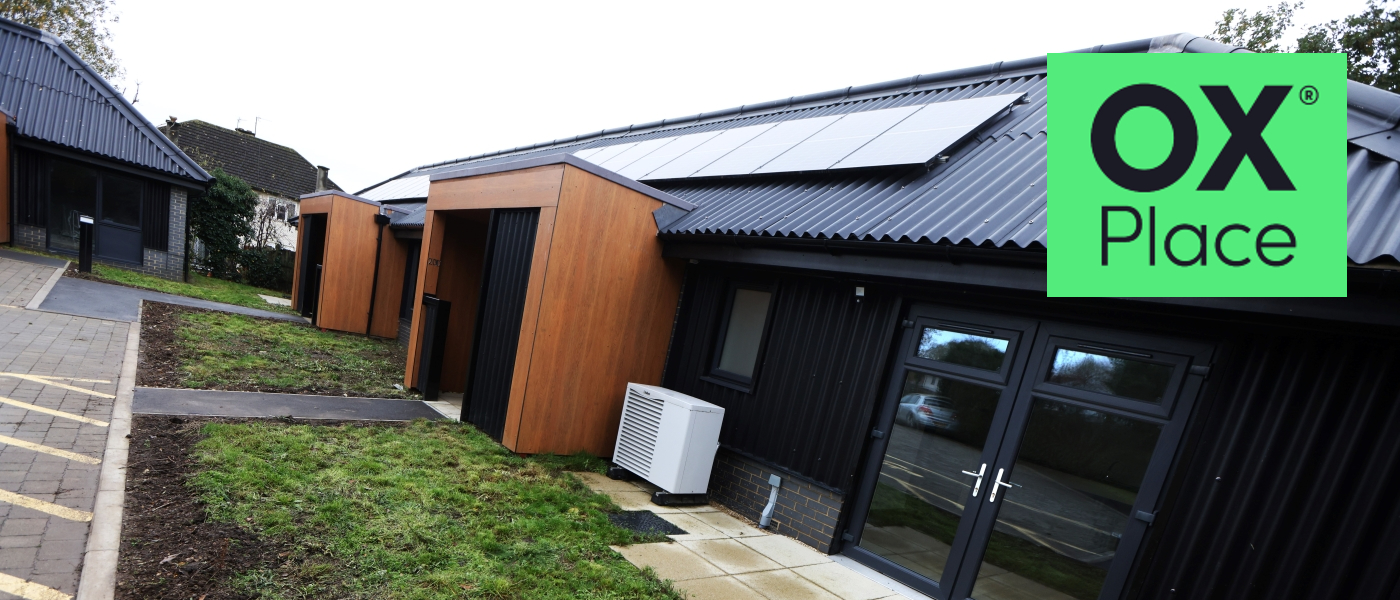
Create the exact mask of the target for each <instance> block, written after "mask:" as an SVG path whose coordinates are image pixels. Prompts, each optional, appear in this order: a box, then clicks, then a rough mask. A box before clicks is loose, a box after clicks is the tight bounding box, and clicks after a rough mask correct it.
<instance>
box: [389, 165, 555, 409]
mask: <svg viewBox="0 0 1400 600" xmlns="http://www.w3.org/2000/svg"><path fill="white" fill-rule="evenodd" d="M563 176H564V165H546V166H543V167H535V168H531V169H521V170H519V171H509V172H505V173H495V174H491V175H483V176H480V177H471V178H464V179H448V180H443V181H435V182H433V183H432V184H431V187H430V189H429V191H428V211H427V215H426V216H425V218H424V221H423V223H424V224H423V251H422V252H421V253H420V254H419V259H418V260H419V262H418V285H417V288H418V299H417V300H416V301H417V302H420V303H421V302H422V297H423V294H433V295H436V296H437V297H439V298H443V299H447V300H449V301H452V316H451V318H450V321H451V323H450V324H449V325H448V329H449V334H448V347H447V350H446V352H445V353H444V357H443V380H442V382H441V389H442V390H444V391H461V390H462V387H463V384H464V383H465V381H466V367H467V364H468V362H467V359H468V358H469V357H470V354H471V348H470V346H471V333H472V331H473V329H472V328H473V327H474V325H475V321H474V319H475V318H476V296H477V294H478V293H480V287H481V261H482V260H483V259H484V252H485V249H486V245H485V244H486V240H485V238H486V222H487V219H488V218H489V216H490V211H489V210H486V209H491V208H524V207H531V206H538V207H541V209H540V228H539V231H538V232H537V234H536V238H535V244H536V248H539V247H540V245H541V244H543V245H544V247H545V248H548V239H549V234H548V232H547V231H546V225H545V224H546V222H552V219H553V215H554V208H553V207H554V206H555V205H556V204H557V203H558V202H559V188H560V186H561V185H562V182H563ZM449 215H454V216H451V217H449ZM458 219H465V220H458ZM464 224H465V228H463V226H464ZM467 239H469V240H474V241H473V242H472V244H471V245H466V246H454V245H455V244H462V243H464V241H465V240H467ZM449 246H452V247H455V248H456V249H455V250H452V249H450V248H449ZM454 252H455V253H456V254H454ZM472 257H475V258H472ZM473 261H474V262H473ZM452 264H456V265H459V266H466V267H467V268H466V269H461V268H458V267H452V266H451V265H452ZM473 264H474V265H475V268H474V270H473V269H472V267H470V266H469V265H473ZM542 264H543V262H542V261H541V260H540V255H539V254H538V252H537V253H536V255H535V262H534V266H533V268H534V269H541V268H542V267H540V265H542ZM532 276H533V275H532ZM531 285H532V286H533V285H535V283H534V281H533V279H532V284H531ZM439 286H442V287H443V289H442V290H439V289H438V288H439ZM454 286H455V287H454ZM532 289H534V288H533V287H532ZM444 294H449V295H451V296H452V298H456V300H452V298H449V297H448V296H446V295H444ZM459 303H466V304H459ZM416 308H421V307H416ZM464 309H465V311H464ZM529 314H530V309H529V306H528V304H527V307H526V320H527V321H528V320H530V316H529ZM464 315H469V316H464ZM422 316H423V311H422V310H417V309H415V310H414V311H413V324H412V325H411V331H412V334H411V335H410V337H409V341H408V362H407V364H406V365H405V369H404V387H416V386H417V385H418V360H419V356H418V350H419V346H420V345H421V342H420V341H419V336H420V334H421V333H422V331H423V323H422ZM462 318H467V319H468V323H467V324H462V323H459V319H462ZM461 328H465V334H466V337H465V338H461V337H460V334H459V333H458V332H459V331H460V330H461ZM459 339H462V340H465V341H462V342H460V343H459V342H457V341H456V340H459ZM454 344H456V345H459V346H461V348H455V347H454ZM522 351H523V347H522ZM458 361H461V363H460V369H459V368H458ZM518 362H519V361H518V359H517V364H518ZM449 369H451V370H449ZM458 377H460V382H461V383H456V382H458ZM449 382H454V383H456V386H455V387H448V385H449Z"/></svg>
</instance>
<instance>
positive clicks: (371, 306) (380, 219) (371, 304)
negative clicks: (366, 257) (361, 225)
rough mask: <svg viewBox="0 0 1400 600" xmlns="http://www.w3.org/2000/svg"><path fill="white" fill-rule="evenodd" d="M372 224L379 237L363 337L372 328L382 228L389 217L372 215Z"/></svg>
mask: <svg viewBox="0 0 1400 600" xmlns="http://www.w3.org/2000/svg"><path fill="white" fill-rule="evenodd" d="M374 222H375V224H377V225H379V237H378V238H376V239H375V240H374V279H372V280H370V281H371V283H370V284H369V319H367V320H366V322H365V335H369V330H370V329H371V328H373V327H374V299H375V298H374V297H375V295H377V294H378V293H379V256H380V254H382V253H383V251H384V226H385V225H388V224H389V215H385V214H377V215H374Z"/></svg>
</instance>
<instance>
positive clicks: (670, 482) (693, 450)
mask: <svg viewBox="0 0 1400 600" xmlns="http://www.w3.org/2000/svg"><path fill="white" fill-rule="evenodd" d="M723 421H724V409H723V408H721V407H719V406H715V405H713V404H710V403H709V402H705V401H704V400H700V399H698V398H692V397H690V396H687V395H685V394H682V393H680V392H676V391H672V390H668V389H666V388H661V387H656V386H652V385H642V384H639V383H629V384H627V397H626V399H625V400H624V401H623V405H622V422H621V424H620V425H619V427H618V432H617V446H616V447H615V448H614V450H613V462H614V463H616V464H617V465H618V466H619V467H622V468H624V469H626V470H627V471H629V472H631V473H632V474H633V475H636V476H637V477H641V478H642V479H645V480H647V481H649V482H651V483H652V484H653V485H655V486H656V487H659V488H661V489H662V490H663V491H661V492H656V493H655V494H652V498H651V499H652V502H655V503H656V504H661V505H669V504H693V503H704V502H707V501H708V499H707V498H706V497H705V490H706V488H707V487H708V485H709V483H710V468H711V467H713V466H714V462H715V451H716V450H717V449H718V448H719V428H720V424H721V423H722V422H723Z"/></svg>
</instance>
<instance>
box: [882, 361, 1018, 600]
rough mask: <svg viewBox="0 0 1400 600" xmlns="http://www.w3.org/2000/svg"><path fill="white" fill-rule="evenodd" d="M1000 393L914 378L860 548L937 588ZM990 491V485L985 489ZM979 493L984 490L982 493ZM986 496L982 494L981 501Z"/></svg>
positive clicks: (927, 376) (906, 387) (908, 376)
mask: <svg viewBox="0 0 1400 600" xmlns="http://www.w3.org/2000/svg"><path fill="white" fill-rule="evenodd" d="M1001 396H1002V388H1000V387H994V386H990V385H984V384H978V383H969V382H966V381H961V380H958V379H953V378H950V377H943V376H938V375H934V374H931V373H924V372H920V371H914V370H908V371H906V372H905V377H904V384H903V389H902V390H901V393H900V397H899V406H898V408H897V410H896V413H895V425H894V427H892V428H891V431H890V439H889V445H888V446H887V447H886V450H885V457H884V460H883V462H882V463H881V466H880V474H879V478H878V480H877V481H876V484H875V490H874V493H873V495H872V497H871V501H870V509H869V511H868V513H867V518H866V521H865V526H864V527H863V528H862V531H861V536H860V543H859V545H860V547H861V548H863V549H865V550H868V551H870V552H871V553H874V554H876V555H878V556H880V557H883V558H885V559H886V560H889V561H891V562H893V563H895V564H898V565H900V566H902V567H904V568H906V569H909V570H911V571H913V572H915V573H918V574H920V575H923V576H925V577H928V578H929V579H931V580H933V581H939V580H941V579H942V578H943V573H944V570H945V567H946V566H947V565H948V557H949V553H950V550H951V548H952V547H953V538H954V537H955V536H956V534H957V531H958V524H959V523H960V522H961V521H962V519H963V516H964V509H965V508H966V504H967V503H969V501H971V502H976V499H973V498H971V497H970V496H971V494H972V490H973V486H974V485H975V484H976V483H977V477H976V476H975V475H966V474H964V471H971V472H973V473H974V474H975V473H977V472H978V471H979V469H980V467H981V465H982V464H983V463H984V461H985V460H986V459H984V457H983V448H984V446H986V444H987V437H988V433H989V432H990V430H991V428H992V424H993V417H994V414H995V413H996V408H997V402H998V401H999V400H1000V399H1001ZM983 486H984V487H985V480H984V483H983ZM979 491H980V490H979ZM981 495H982V494H979V497H980V496H981Z"/></svg>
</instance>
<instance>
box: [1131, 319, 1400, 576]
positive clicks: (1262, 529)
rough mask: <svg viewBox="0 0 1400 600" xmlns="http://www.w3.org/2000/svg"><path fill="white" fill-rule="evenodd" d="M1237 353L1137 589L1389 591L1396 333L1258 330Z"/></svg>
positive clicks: (1396, 464)
mask: <svg viewBox="0 0 1400 600" xmlns="http://www.w3.org/2000/svg"><path fill="white" fill-rule="evenodd" d="M1232 354H1233V356H1234V360H1233V361H1232V362H1233V366H1230V367H1229V372H1230V374H1226V378H1225V379H1224V380H1223V381H1222V382H1221V387H1220V389H1219V390H1216V392H1215V393H1213V394H1211V396H1209V398H1210V400H1209V404H1208V405H1207V406H1205V407H1203V412H1201V413H1199V414H1198V415H1197V424H1196V425H1195V428H1197V429H1199V431H1198V432H1196V434H1195V435H1193V437H1194V438H1195V439H1196V440H1199V441H1198V442H1196V443H1195V445H1194V447H1193V448H1192V450H1191V453H1190V454H1189V455H1188V458H1185V459H1184V461H1183V464H1181V465H1179V466H1178V471H1179V473H1180V475H1179V478H1178V483H1179V489H1178V491H1177V492H1176V493H1175V494H1174V495H1173V497H1172V499H1171V501H1170V502H1169V504H1168V505H1167V507H1166V512H1165V516H1166V518H1165V519H1164V520H1159V521H1158V524H1157V525H1155V526H1154V529H1155V530H1156V531H1157V534H1158V535H1160V536H1161V537H1160V539H1158V540H1156V541H1155V549H1154V550H1152V551H1151V553H1150V554H1148V555H1147V556H1145V557H1144V561H1143V563H1142V565H1141V566H1140V568H1139V570H1140V576H1139V577H1137V578H1135V579H1136V580H1137V586H1136V587H1137V588H1138V590H1139V593H1138V594H1136V596H1137V597H1139V598H1143V599H1149V600H1156V599H1162V600H1168V599H1182V600H1184V599H1188V598H1189V599H1197V598H1201V599H1204V598H1269V599H1276V598H1278V599H1282V598H1300V599H1301V598H1309V599H1322V598H1365V599H1371V598H1394V597H1396V596H1395V594H1396V593H1397V592H1396V590H1397V584H1398V583H1400V541H1398V540H1400V510H1397V509H1396V500H1397V498H1396V496H1397V493H1400V343H1396V342H1395V341H1393V340H1391V341H1370V340H1360V339H1350V338H1336V337H1331V338H1303V337H1279V336H1277V335H1259V336H1257V337H1253V338H1252V339H1248V340H1245V341H1242V342H1241V343H1239V344H1238V345H1236V346H1235V347H1234V352H1232ZM1231 374H1233V375H1231Z"/></svg>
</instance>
